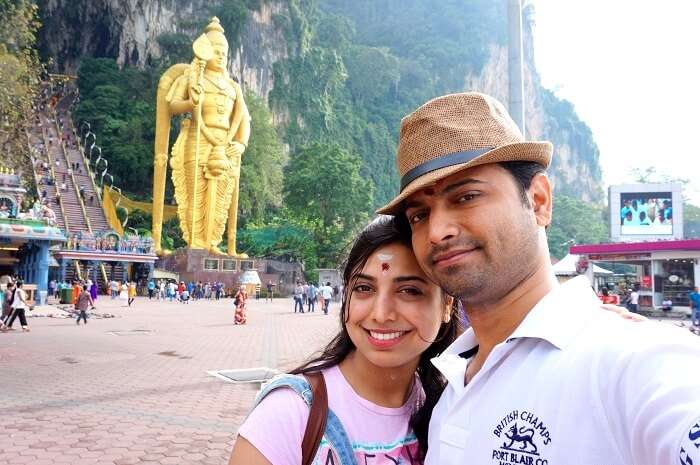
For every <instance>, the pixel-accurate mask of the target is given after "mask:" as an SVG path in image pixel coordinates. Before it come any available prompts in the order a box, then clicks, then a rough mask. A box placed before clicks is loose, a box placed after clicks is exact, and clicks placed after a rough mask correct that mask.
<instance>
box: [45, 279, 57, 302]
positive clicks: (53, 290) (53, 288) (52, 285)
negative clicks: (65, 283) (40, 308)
mask: <svg viewBox="0 0 700 465" xmlns="http://www.w3.org/2000/svg"><path fill="white" fill-rule="evenodd" d="M55 294H56V280H55V279H52V280H51V281H49V293H48V296H47V298H46V300H47V303H48V299H49V297H53V296H54V295H55Z"/></svg>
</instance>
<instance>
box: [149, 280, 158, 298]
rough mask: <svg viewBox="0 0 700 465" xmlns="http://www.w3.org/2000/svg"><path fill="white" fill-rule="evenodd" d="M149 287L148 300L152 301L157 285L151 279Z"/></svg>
mask: <svg viewBox="0 0 700 465" xmlns="http://www.w3.org/2000/svg"><path fill="white" fill-rule="evenodd" d="M147 287H148V300H152V299H153V291H154V290H155V288H156V283H155V282H154V281H153V280H152V279H149V280H148V286H147Z"/></svg>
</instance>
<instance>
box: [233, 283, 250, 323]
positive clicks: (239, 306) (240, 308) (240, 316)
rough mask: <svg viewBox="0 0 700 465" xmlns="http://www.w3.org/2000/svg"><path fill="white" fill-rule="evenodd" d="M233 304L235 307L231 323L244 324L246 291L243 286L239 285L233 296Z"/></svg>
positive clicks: (246, 314)
mask: <svg viewBox="0 0 700 465" xmlns="http://www.w3.org/2000/svg"><path fill="white" fill-rule="evenodd" d="M233 304H234V305H235V307H236V310H235V313H234V315H233V324H235V325H244V324H246V322H247V321H248V308H247V306H248V293H247V292H246V290H245V287H243V286H241V287H239V288H238V292H237V293H236V296H235V297H234V300H233Z"/></svg>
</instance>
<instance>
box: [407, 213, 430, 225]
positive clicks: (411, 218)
mask: <svg viewBox="0 0 700 465" xmlns="http://www.w3.org/2000/svg"><path fill="white" fill-rule="evenodd" d="M425 216H426V215H425V212H418V213H413V214H411V215H408V222H409V223H410V224H416V223H419V222H420V221H422V220H423V219H424V218H425Z"/></svg>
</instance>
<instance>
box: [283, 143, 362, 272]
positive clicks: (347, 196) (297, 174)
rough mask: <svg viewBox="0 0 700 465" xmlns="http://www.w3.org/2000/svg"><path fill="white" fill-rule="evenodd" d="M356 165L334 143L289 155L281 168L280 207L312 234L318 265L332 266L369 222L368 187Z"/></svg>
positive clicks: (356, 160) (350, 155) (353, 156)
mask: <svg viewBox="0 0 700 465" xmlns="http://www.w3.org/2000/svg"><path fill="white" fill-rule="evenodd" d="M360 166H361V161H360V159H359V158H358V157H357V156H356V155H354V154H351V153H350V152H348V151H347V150H345V149H343V148H341V147H339V146H338V145H324V144H321V143H315V144H313V145H311V146H308V147H306V148H303V149H301V150H299V151H298V152H297V153H296V154H294V157H293V158H292V161H291V163H290V164H289V165H288V166H287V168H286V169H285V178H284V199H285V204H286V206H287V207H288V208H289V211H290V212H291V214H292V215H294V216H295V217H297V218H299V219H300V221H302V222H304V223H305V224H307V225H309V228H310V229H311V230H312V232H313V235H314V240H315V241H316V244H317V250H318V257H319V265H320V266H323V267H334V266H336V265H337V263H338V261H339V258H340V255H341V252H342V250H343V248H344V247H345V246H346V245H347V243H348V242H349V241H350V239H351V238H352V236H353V235H354V234H355V233H356V232H357V230H358V229H359V228H361V227H362V226H363V225H364V224H365V223H366V222H367V220H368V218H369V215H368V213H369V211H370V207H371V205H372V192H373V188H372V183H371V182H370V181H369V180H368V179H366V178H364V177H362V176H361V175H360Z"/></svg>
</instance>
